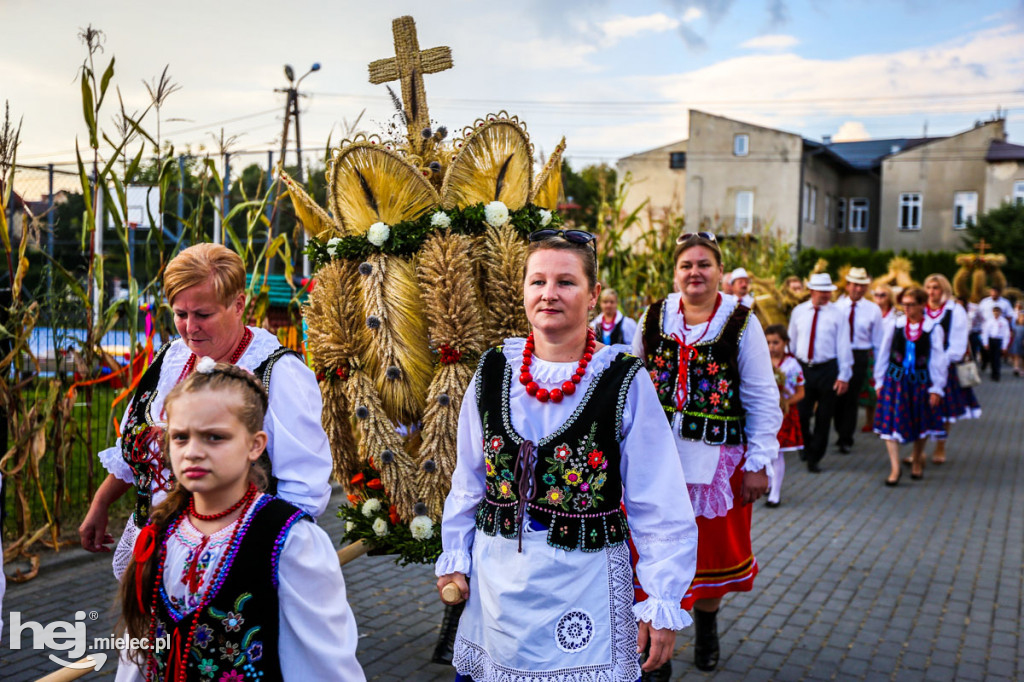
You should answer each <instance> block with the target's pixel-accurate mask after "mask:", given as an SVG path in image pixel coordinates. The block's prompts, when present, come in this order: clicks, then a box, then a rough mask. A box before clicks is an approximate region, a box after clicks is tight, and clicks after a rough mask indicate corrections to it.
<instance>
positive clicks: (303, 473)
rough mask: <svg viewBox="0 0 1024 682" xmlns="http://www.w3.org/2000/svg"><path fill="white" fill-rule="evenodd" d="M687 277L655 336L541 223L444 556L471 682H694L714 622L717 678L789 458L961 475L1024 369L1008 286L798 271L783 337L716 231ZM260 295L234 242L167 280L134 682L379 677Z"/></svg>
mask: <svg viewBox="0 0 1024 682" xmlns="http://www.w3.org/2000/svg"><path fill="white" fill-rule="evenodd" d="M673 263H674V269H673V273H674V274H673V281H672V286H673V289H674V291H673V293H671V294H669V295H668V296H666V297H665V298H663V299H661V300H658V301H655V302H654V303H653V304H651V305H650V306H648V307H647V308H646V309H645V310H644V311H643V314H642V316H641V317H640V319H639V320H638V321H634V320H632V319H630V318H629V317H627V316H625V315H624V314H623V313H622V311H620V310H619V307H618V304H619V300H618V296H617V295H616V293H615V292H614V291H612V290H611V289H607V288H605V289H602V287H601V285H600V284H599V283H598V280H597V264H598V259H597V249H596V240H595V238H594V235H592V234H590V233H588V232H584V231H579V230H553V229H550V230H541V231H539V232H536V233H534V234H533V235H532V238H531V243H530V245H529V248H528V251H527V257H526V263H525V268H524V285H523V290H524V297H523V305H524V308H525V312H526V316H527V319H528V320H529V322H530V329H531V331H530V333H529V334H528V336H527V337H526V338H510V339H506V340H505V341H504V342H502V343H501V344H500V345H498V346H496V347H495V348H492V349H490V350H488V351H487V352H485V353H484V354H483V356H482V357H481V359H480V361H479V365H478V369H477V371H476V373H475V375H474V376H473V379H472V381H471V382H470V384H469V387H468V390H467V392H466V399H465V400H463V401H462V407H461V412H460V414H459V437H458V459H457V466H456V470H455V472H454V475H453V477H452V486H451V492H450V494H449V496H448V498H447V501H446V503H445V506H444V515H443V519H442V524H441V538H442V544H443V552H442V554H441V555H440V557H439V558H438V559H437V562H436V566H435V572H436V574H437V576H438V580H437V588H438V591H439V594H441V595H442V599H444V600H445V602H446V603H448V604H451V603H453V602H456V603H457V602H464V604H465V608H464V611H463V612H462V616H461V621H460V622H459V625H458V629H457V633H456V634H455V638H454V644H453V663H454V666H455V669H456V679H457V680H463V681H472V680H476V681H477V682H485V681H490V680H496V679H506V678H508V679H512V678H514V679H520V678H521V679H531V680H554V679H567V678H571V677H572V676H573V675H577V676H578V675H584V674H586V675H590V676H591V677H594V675H598V676H604V677H607V678H608V679H620V680H667V679H669V676H670V674H671V662H670V659H671V657H672V654H673V652H674V650H675V646H676V632H677V631H679V630H681V629H683V628H685V627H687V626H689V625H691V624H693V625H694V626H695V627H694V630H695V638H694V647H693V651H694V664H695V666H696V667H697V668H698V669H700V670H713V669H715V668H716V667H717V665H718V662H719V658H720V655H721V652H720V647H719V640H718V619H719V614H720V612H721V610H722V608H723V600H724V599H725V597H727V595H728V594H729V593H731V592H739V591H749V590H751V589H753V584H754V580H755V577H756V576H757V573H758V563H757V559H756V557H755V555H754V552H753V548H752V545H751V518H752V508H753V505H754V503H755V502H756V501H757V500H758V499H760V498H761V497H765V496H766V498H767V499H766V506H767V507H769V508H774V507H777V506H779V505H780V504H781V503H782V489H783V483H784V476H785V471H786V461H785V457H786V453H789V452H798V453H799V456H800V458H801V459H802V460H803V462H804V463H805V465H806V468H807V470H808V471H809V472H811V473H814V474H817V473H820V472H821V471H822V466H821V463H822V461H823V458H824V456H825V454H826V451H827V450H828V449H829V445H830V443H831V442H833V440H832V439H833V437H832V431H833V425H834V429H835V440H834V446H835V448H836V450H837V451H838V453H839V454H840V455H848V454H850V453H851V452H852V449H853V447H854V439H855V438H863V434H864V433H865V432H868V433H870V432H873V433H874V434H876V435H877V436H878V437H879V438H880V440H881V441H882V442H884V443H885V450H886V452H887V455H888V461H889V464H890V467H889V473H888V476H887V477H886V478H885V479H884V483H885V485H886V486H897V485H899V484H900V482H901V479H902V474H903V469H904V466H909V471H910V477H911V478H912V479H921V478H923V477H924V467H925V459H926V457H925V450H926V447H927V443H928V441H929V440H932V441H934V442H935V448H934V450H933V452H932V455H931V462H932V463H933V464H936V465H937V464H942V463H943V462H945V461H947V458H948V457H949V456H950V454H949V453H948V452H947V449H946V443H947V440H948V437H949V434H950V432H951V429H952V425H953V424H955V423H956V422H957V421H960V420H964V419H971V418H977V417H979V416H980V414H981V409H980V406H979V405H978V402H977V399H976V397H975V395H974V392H973V390H972V388H971V386H972V385H975V384H976V383H977V382H978V381H980V378H979V377H978V373H977V368H976V367H974V366H973V361H974V360H975V359H980V360H981V361H982V363H983V365H982V366H983V367H984V368H991V376H992V379H993V380H994V381H999V379H1000V377H1001V365H1002V360H1003V358H1004V357H1006V356H1010V357H1011V358H1012V363H1013V370H1014V374H1015V375H1019V374H1020V373H1021V371H1022V370H1024V366H1022V363H1021V343H1022V340H1024V310H1022V309H1021V307H1020V306H1019V305H1018V307H1017V308H1014V307H1012V306H1011V305H1010V304H1009V302H1008V301H1007V300H1006V299H1005V298H1003V297H1002V296H1001V293H1002V292H1001V291H1000V290H999V289H992V290H991V291H990V293H989V296H988V297H986V298H985V299H984V300H983V301H981V302H980V303H979V304H977V305H975V304H972V303H967V302H965V301H958V300H957V299H955V298H954V297H953V292H952V288H951V286H950V283H949V281H948V280H947V279H946V278H945V277H944V276H942V275H940V274H932V275H929V276H928V277H926V278H925V280H924V286H923V287H917V286H912V287H908V288H904V289H901V290H894V289H893V288H892V287H891V286H889V285H887V284H882V283H874V284H873V283H872V280H871V279H870V277H869V276H868V274H867V272H865V271H864V269H862V268H851V269H850V270H849V271H848V273H847V274H846V275H845V286H844V289H845V291H844V292H843V293H842V295H841V296H839V297H838V298H837V297H836V294H837V293H838V287H837V286H836V285H835V284H833V282H832V279H831V277H830V276H829V275H828V274H827V273H815V274H812V275H811V276H810V277H809V279H808V280H807V281H806V282H805V281H803V280H801V279H799V278H795V277H791V278H789V279H787V280H786V281H785V282H784V284H783V286H784V287H785V288H787V289H789V290H790V291H791V292H793V293H794V294H796V295H799V296H804V295H806V296H807V300H806V301H804V302H802V303H800V304H799V305H797V306H795V308H794V309H793V310H792V312H791V315H790V317H789V321H788V324H772V325H769V326H767V327H766V328H762V325H761V322H760V321H759V319H758V316H757V315H756V314H755V311H756V307H757V303H756V301H755V299H754V297H753V296H752V295H751V292H750V281H751V277H750V275H749V273H747V271H746V270H745V269H743V268H737V269H735V270H732V271H731V272H729V273H728V275H727V274H726V271H725V267H724V266H725V264H724V263H723V261H722V251H721V249H720V248H719V245H718V242H717V239H716V237H715V235H713V234H711V233H707V232H699V233H686V234H683V235H681V236H680V237H679V238H678V240H677V242H676V248H675V252H674V254H673ZM244 280H245V273H244V269H243V266H242V262H241V259H239V258H238V256H237V255H235V254H234V253H232V252H231V251H229V250H228V249H226V248H224V247H220V246H215V245H209V244H204V245H197V246H193V247H191V248H189V249H186V250H184V251H183V252H182V253H181V254H180V255H179V256H177V257H176V258H175V259H174V260H173V261H172V262H171V263H170V264H169V265H168V267H167V269H166V274H165V280H164V282H165V290H166V293H167V297H168V303H169V305H170V307H171V309H172V310H173V313H174V318H175V325H176V327H177V330H178V332H179V334H180V338H178V339H177V340H175V341H174V342H172V343H170V344H168V345H167V346H165V347H164V348H162V349H161V350H160V351H159V352H158V353H157V354H156V356H155V359H154V361H153V362H152V364H151V365H150V367H149V368H148V369H147V371H146V372H145V374H144V375H143V377H142V379H141V380H140V382H139V385H138V388H137V390H136V391H135V394H134V396H133V399H132V401H131V404H130V405H129V407H128V409H127V411H126V413H125V416H124V419H123V421H122V422H121V429H120V432H121V434H122V435H121V438H119V439H118V442H117V444H116V445H115V447H114V448H111V449H109V450H107V451H104V452H102V453H100V460H101V462H102V463H103V464H104V466H106V468H107V469H108V471H109V472H110V475H109V477H108V478H107V480H106V481H105V482H104V484H103V485H102V486H101V487H100V489H99V490H98V492H97V493H96V497H95V499H94V500H93V502H92V506H91V507H90V510H89V513H88V515H87V517H86V519H85V520H84V521H83V523H82V526H81V528H80V535H81V541H82V545H83V546H84V547H85V548H86V549H89V550H91V551H107V552H109V551H111V549H112V547H111V546H112V545H113V544H114V538H113V537H112V536H111V535H110V534H109V532H108V529H107V525H108V519H107V510H108V508H109V506H110V504H111V503H112V501H113V500H115V499H117V497H119V496H120V495H122V494H124V493H125V492H127V491H128V490H130V489H132V488H134V489H135V510H134V513H133V515H132V518H131V519H130V521H129V523H128V526H127V527H126V529H125V532H124V534H123V536H122V538H121V540H120V542H119V543H117V545H116V548H114V573H115V576H116V578H117V579H118V580H119V581H120V597H121V598H120V603H121V608H122V613H123V622H124V624H125V626H126V628H127V631H128V634H129V635H130V636H132V637H137V638H142V639H145V638H158V637H166V638H167V641H168V642H169V645H168V646H166V647H165V648H162V649H161V650H148V651H135V652H126V653H124V654H123V655H122V657H121V660H120V665H119V668H118V679H119V680H134V679H165V680H198V679H210V678H215V679H242V678H243V677H244V679H249V677H262V678H263V679H267V680H270V679H323V680H329V679H337V680H354V681H357V682H358V681H359V680H363V679H364V676H363V672H362V670H361V668H360V666H359V663H358V662H357V660H356V655H355V652H356V643H357V633H356V624H355V620H354V617H353V614H352V611H351V609H350V607H349V605H348V602H347V599H346V593H345V583H344V578H343V577H342V574H341V571H340V568H339V566H338V562H337V557H336V554H335V550H334V548H333V547H332V545H331V541H330V539H329V538H328V537H327V535H326V534H325V533H324V532H323V531H322V530H321V529H320V528H319V527H318V526H317V525H316V523H315V519H316V517H317V516H319V515H320V514H322V513H323V512H324V511H325V509H326V507H327V501H328V498H329V495H330V486H329V476H330V472H331V455H330V449H329V445H328V442H327V436H326V434H325V433H324V430H323V428H322V426H321V424H320V419H319V417H320V412H321V407H322V403H321V395H320V392H319V389H318V386H317V384H316V380H315V377H314V376H313V374H312V372H311V371H310V370H309V369H308V367H307V366H306V365H305V363H304V362H303V361H302V359H301V358H300V357H297V356H296V355H295V354H294V353H292V352H291V351H288V350H287V349H285V348H283V347H281V346H280V345H279V344H278V343H277V340H276V338H275V337H273V336H272V335H270V334H268V333H266V332H264V331H263V330H260V329H256V328H252V327H249V326H246V324H245V323H244V319H243V310H244V305H243V303H244V294H243V286H244ZM868 292H870V296H868ZM972 368H973V372H972ZM861 407H864V408H865V410H866V423H865V424H864V426H863V428H861V429H860V430H859V431H858V429H857V426H858V423H859V410H860V408H861ZM858 434H860V435H858ZM903 444H911V452H910V455H909V457H907V458H906V459H904V460H902V461H901V460H900V446H901V445H903ZM453 589H454V590H455V595H456V597H455V598H454V599H453V598H452V597H451V596H450V595H451V592H452V590H453ZM445 595H449V596H445ZM691 614H692V615H691ZM239 671H241V672H239ZM236 673H237V675H236ZM219 675H220V676H219ZM233 675H235V676H233ZM238 675H241V676H242V677H238ZM584 676H585V675H584ZM586 679H590V677H587V678H586Z"/></svg>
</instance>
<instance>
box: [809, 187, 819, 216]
mask: <svg viewBox="0 0 1024 682" xmlns="http://www.w3.org/2000/svg"><path fill="white" fill-rule="evenodd" d="M816 215H818V188H817V187H811V217H810V221H811V222H812V223H813V222H814V217H815V216H816Z"/></svg>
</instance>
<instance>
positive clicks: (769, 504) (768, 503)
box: [764, 500, 780, 509]
mask: <svg viewBox="0 0 1024 682" xmlns="http://www.w3.org/2000/svg"><path fill="white" fill-rule="evenodd" d="M779 504H780V503H779V502H772V501H771V500H766V501H765V503H764V506H766V507H768V508H769V509H775V508H776V507H778V506H779Z"/></svg>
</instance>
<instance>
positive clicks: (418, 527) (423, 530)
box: [409, 516, 434, 540]
mask: <svg viewBox="0 0 1024 682" xmlns="http://www.w3.org/2000/svg"><path fill="white" fill-rule="evenodd" d="M409 530H410V531H411V532H412V536H413V537H414V538H415V539H417V540H429V539H430V538H432V537H434V522H433V521H431V520H430V517H429V516H417V517H414V518H413V520H412V521H410V522H409Z"/></svg>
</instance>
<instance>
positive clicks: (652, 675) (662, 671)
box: [640, 659, 672, 682]
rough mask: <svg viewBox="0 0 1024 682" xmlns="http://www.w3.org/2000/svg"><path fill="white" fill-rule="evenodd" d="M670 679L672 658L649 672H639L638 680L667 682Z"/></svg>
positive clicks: (641, 681) (643, 681) (642, 681)
mask: <svg viewBox="0 0 1024 682" xmlns="http://www.w3.org/2000/svg"><path fill="white" fill-rule="evenodd" d="M671 679H672V660H671V659H669V660H667V661H665V665H663V666H661V667H660V668H658V669H657V670H652V671H651V672H649V673H640V682H669V680H671Z"/></svg>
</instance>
